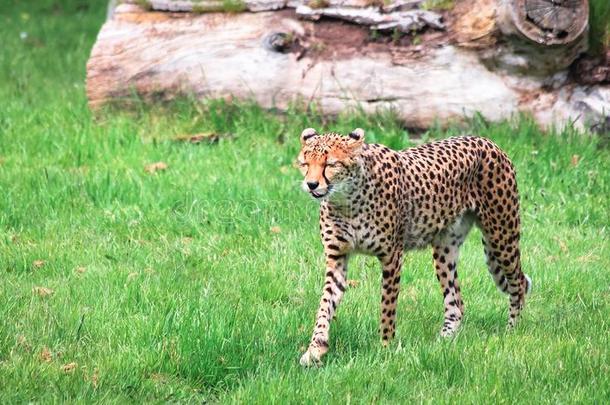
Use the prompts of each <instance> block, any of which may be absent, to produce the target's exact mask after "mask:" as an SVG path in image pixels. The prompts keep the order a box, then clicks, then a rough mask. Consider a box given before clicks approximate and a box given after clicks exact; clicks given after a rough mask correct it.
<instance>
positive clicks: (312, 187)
mask: <svg viewBox="0 0 610 405" xmlns="http://www.w3.org/2000/svg"><path fill="white" fill-rule="evenodd" d="M319 185H320V183H318V182H317V181H308V182H307V187H309V189H310V190H315V189H316V188H318V186H319Z"/></svg>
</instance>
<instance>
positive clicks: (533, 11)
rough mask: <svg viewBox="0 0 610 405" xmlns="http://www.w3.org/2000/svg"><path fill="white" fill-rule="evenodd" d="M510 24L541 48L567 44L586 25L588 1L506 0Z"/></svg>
mask: <svg viewBox="0 0 610 405" xmlns="http://www.w3.org/2000/svg"><path fill="white" fill-rule="evenodd" d="M508 7H509V11H510V14H511V18H512V20H513V24H514V25H515V27H516V28H517V30H518V31H519V32H520V33H521V34H522V35H523V36H525V37H526V38H527V39H530V40H532V41H534V42H536V43H538V44H541V45H566V44H570V43H572V42H574V41H576V40H578V39H579V38H580V37H581V36H582V35H583V33H584V32H585V31H586V30H587V27H588V23H589V1H588V0H509V2H508Z"/></svg>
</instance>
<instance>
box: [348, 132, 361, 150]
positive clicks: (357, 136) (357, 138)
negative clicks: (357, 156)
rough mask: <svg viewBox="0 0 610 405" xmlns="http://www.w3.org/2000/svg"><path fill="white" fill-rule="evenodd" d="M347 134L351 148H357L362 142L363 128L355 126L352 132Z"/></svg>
mask: <svg viewBox="0 0 610 405" xmlns="http://www.w3.org/2000/svg"><path fill="white" fill-rule="evenodd" d="M348 136H349V146H350V147H351V148H352V149H357V148H359V147H360V146H362V143H363V142H364V129H362V128H356V129H354V130H353V131H352V132H350V133H349V134H348Z"/></svg>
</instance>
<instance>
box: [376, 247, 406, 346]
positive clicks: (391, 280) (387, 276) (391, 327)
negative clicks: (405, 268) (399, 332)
mask: <svg viewBox="0 0 610 405" xmlns="http://www.w3.org/2000/svg"><path fill="white" fill-rule="evenodd" d="M402 258H403V251H402V247H400V248H397V249H396V250H394V252H392V253H391V254H390V255H387V256H383V257H381V258H380V259H379V260H380V261H381V266H382V270H383V273H382V280H381V324H380V326H379V331H380V333H381V343H382V344H383V345H384V346H387V345H388V344H389V343H390V340H392V339H393V338H394V335H395V331H396V306H397V304H398V292H399V290H400V271H401V269H402Z"/></svg>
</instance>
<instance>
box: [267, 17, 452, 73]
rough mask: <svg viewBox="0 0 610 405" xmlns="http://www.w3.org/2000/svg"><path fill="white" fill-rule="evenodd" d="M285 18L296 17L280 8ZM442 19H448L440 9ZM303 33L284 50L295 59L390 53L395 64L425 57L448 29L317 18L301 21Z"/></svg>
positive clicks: (444, 41)
mask: <svg viewBox="0 0 610 405" xmlns="http://www.w3.org/2000/svg"><path fill="white" fill-rule="evenodd" d="M279 13H281V14H282V15H283V17H285V18H292V19H297V18H298V17H297V16H296V13H295V12H294V10H282V11H280V12H278V14H279ZM442 14H443V18H444V20H445V22H447V21H448V20H449V19H451V16H450V13H449V12H443V13H442ZM301 23H302V25H303V27H304V28H305V35H303V36H298V37H296V38H294V40H293V43H292V45H291V46H290V47H288V48H287V49H286V51H288V52H292V53H295V54H296V55H297V58H299V59H300V58H302V57H305V56H307V57H309V58H311V59H313V60H317V59H350V58H357V57H359V56H364V55H370V54H376V53H390V54H391V55H392V60H393V62H394V63H395V64H403V63H406V62H407V61H408V60H411V59H416V58H419V57H422V56H425V55H426V54H427V53H428V52H429V50H431V49H434V48H438V47H441V46H443V45H446V44H448V43H449V38H450V35H449V33H448V31H438V30H434V29H431V28H428V29H425V30H423V31H420V32H416V33H413V34H403V33H393V32H392V31H388V32H382V31H374V30H371V29H370V28H369V27H367V26H362V25H358V24H354V23H350V22H346V21H342V20H337V19H331V18H325V17H322V18H321V19H320V20H319V21H316V22H310V21H301Z"/></svg>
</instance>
